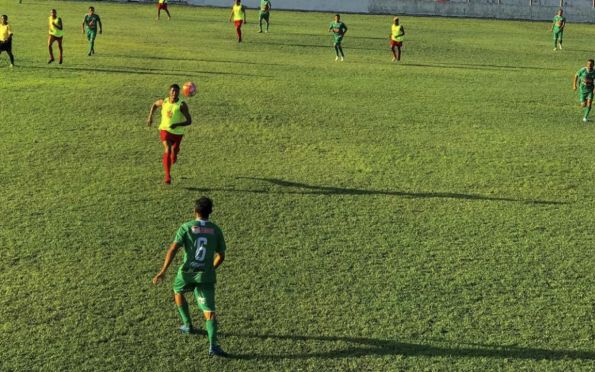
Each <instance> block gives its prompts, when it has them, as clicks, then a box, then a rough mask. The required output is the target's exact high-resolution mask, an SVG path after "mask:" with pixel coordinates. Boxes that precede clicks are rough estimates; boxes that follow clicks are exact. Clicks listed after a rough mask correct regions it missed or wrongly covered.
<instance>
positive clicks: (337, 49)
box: [335, 45, 339, 57]
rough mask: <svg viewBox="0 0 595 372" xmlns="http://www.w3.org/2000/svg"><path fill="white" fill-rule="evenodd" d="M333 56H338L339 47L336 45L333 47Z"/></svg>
mask: <svg viewBox="0 0 595 372" xmlns="http://www.w3.org/2000/svg"><path fill="white" fill-rule="evenodd" d="M335 54H337V57H338V56H339V47H338V46H337V45H335Z"/></svg>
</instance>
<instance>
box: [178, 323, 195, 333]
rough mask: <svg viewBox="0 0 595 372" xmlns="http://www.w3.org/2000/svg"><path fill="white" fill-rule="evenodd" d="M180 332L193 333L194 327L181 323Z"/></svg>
mask: <svg viewBox="0 0 595 372" xmlns="http://www.w3.org/2000/svg"><path fill="white" fill-rule="evenodd" d="M180 332H182V333H183V334H186V335H188V334H191V333H194V329H193V328H192V326H187V325H182V326H180Z"/></svg>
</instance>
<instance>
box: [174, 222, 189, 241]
mask: <svg viewBox="0 0 595 372" xmlns="http://www.w3.org/2000/svg"><path fill="white" fill-rule="evenodd" d="M185 236H186V228H185V227H184V226H180V228H179V229H178V231H176V235H175V236H174V243H176V244H178V245H184V239H185Z"/></svg>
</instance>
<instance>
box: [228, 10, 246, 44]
mask: <svg viewBox="0 0 595 372" xmlns="http://www.w3.org/2000/svg"><path fill="white" fill-rule="evenodd" d="M232 19H233V24H234V26H235V28H236V34H238V43H241V42H242V24H244V23H248V22H247V21H246V7H245V6H243V5H242V0H235V1H234V5H233V6H232V8H231V15H230V16H229V22H231V20H232Z"/></svg>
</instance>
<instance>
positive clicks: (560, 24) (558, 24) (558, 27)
mask: <svg viewBox="0 0 595 372" xmlns="http://www.w3.org/2000/svg"><path fill="white" fill-rule="evenodd" d="M565 23H566V18H564V17H563V16H559V15H557V16H555V17H554V32H560V31H562V30H563V29H564V24H565Z"/></svg>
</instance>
